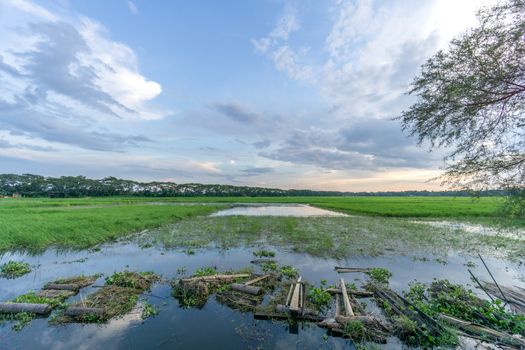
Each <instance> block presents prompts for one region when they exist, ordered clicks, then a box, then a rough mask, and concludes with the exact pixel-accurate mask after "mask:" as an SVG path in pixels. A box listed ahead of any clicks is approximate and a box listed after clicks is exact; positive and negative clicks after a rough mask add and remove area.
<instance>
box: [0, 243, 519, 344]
mask: <svg viewBox="0 0 525 350" xmlns="http://www.w3.org/2000/svg"><path fill="white" fill-rule="evenodd" d="M271 249H272V250H273V251H275V252H276V259H277V260H278V262H279V263H281V264H289V265H293V266H295V267H296V268H297V269H298V270H299V273H300V274H301V275H302V276H303V278H304V279H306V280H307V281H309V282H311V283H314V284H315V283H319V281H320V280H321V279H327V280H328V282H329V283H335V282H336V281H337V280H338V279H339V278H340V277H344V278H345V279H346V281H348V282H355V283H356V284H357V285H359V284H360V283H361V282H362V281H363V280H364V279H365V276H364V275H363V274H344V275H338V274H337V273H336V272H335V271H334V266H336V265H344V266H354V267H356V266H357V267H385V268H388V269H389V270H390V271H391V272H392V273H393V277H392V278H391V282H390V285H391V287H392V289H394V290H396V291H398V292H400V291H401V290H403V289H405V288H406V286H407V284H408V283H409V282H410V281H412V280H414V279H418V280H419V281H422V282H431V281H432V279H433V278H447V279H449V280H451V281H453V282H456V283H463V284H470V283H471V282H470V279H469V274H468V272H467V267H466V266H465V264H466V262H467V261H469V260H475V258H473V257H468V256H463V255H451V256H449V258H448V263H447V264H446V265H443V264H441V263H439V262H437V261H435V260H434V259H433V258H432V257H431V256H429V257H428V258H429V260H428V261H418V260H414V259H413V258H410V257H407V256H383V257H359V258H348V259H341V260H335V259H322V258H316V257H312V256H310V255H308V254H298V253H293V252H287V251H284V250H282V249H280V248H278V247H271ZM254 250H255V249H254V248H249V247H245V248H236V249H229V250H217V249H209V250H199V251H198V252H196V254H195V255H186V254H185V253H184V252H182V251H178V250H164V249H162V248H161V247H150V248H141V247H140V246H139V245H137V244H135V243H129V242H128V243H115V244H107V245H104V246H103V247H102V249H101V251H98V252H93V251H77V252H63V251H57V250H48V251H47V252H45V253H44V254H42V255H38V256H28V255H24V254H14V253H11V254H5V255H4V256H2V258H1V259H0V263H4V262H6V261H8V260H10V259H14V260H24V261H27V262H29V263H30V264H31V265H33V271H32V272H31V273H30V274H28V275H26V276H23V277H21V278H18V279H15V280H5V279H0V300H1V301H7V300H11V299H13V298H14V297H16V296H17V295H19V294H22V293H26V292H28V291H29V290H38V289H40V288H41V287H42V286H43V285H44V284H45V283H46V282H48V281H52V280H54V279H57V278H60V277H68V276H73V275H78V274H86V275H88V274H93V273H103V274H105V275H106V276H108V275H110V274H112V273H113V272H115V271H122V270H124V269H129V270H135V271H148V270H151V271H155V272H156V273H158V274H161V275H162V277H163V278H164V280H165V282H161V283H158V284H156V285H155V286H154V287H153V289H152V290H151V292H148V294H149V295H144V296H143V297H144V299H146V300H147V301H148V302H150V303H151V304H153V305H156V306H158V307H159V308H160V313H159V315H158V316H157V317H154V318H149V319H147V320H145V321H143V320H141V319H140V312H138V311H137V312H134V313H131V314H129V315H126V316H125V317H123V318H120V319H116V320H112V321H110V322H109V323H108V324H103V325H95V324H88V325H80V324H66V325H60V326H55V325H50V324H49V323H48V320H47V319H43V318H41V319H35V320H33V321H32V322H31V324H29V325H28V326H26V327H25V328H24V329H23V330H22V331H20V332H14V331H12V330H11V325H10V324H3V325H2V326H0V349H32V350H37V349H57V350H60V349H104V350H106V349H108V350H110V349H173V348H180V349H205V348H209V349H250V348H253V349H255V348H262V349H353V348H354V347H353V345H352V342H351V341H349V340H346V339H342V338H333V337H330V338H328V340H324V339H323V335H324V334H326V331H325V330H324V329H322V328H319V327H317V326H315V325H313V324H303V325H300V326H299V329H298V334H294V333H293V332H291V330H290V327H289V326H288V324H287V323H286V322H272V321H263V320H254V319H253V316H252V314H250V313H242V312H239V311H236V310H232V309H229V308H228V307H225V306H223V305H221V304H219V303H218V302H216V301H215V299H214V297H210V299H209V300H208V302H207V304H206V305H205V306H204V308H202V309H200V310H198V309H191V308H190V309H183V308H180V307H179V305H178V302H177V301H176V300H175V299H174V298H172V297H171V296H170V293H171V287H170V286H169V283H168V282H167V281H169V280H171V279H173V278H178V277H180V275H179V274H177V269H179V268H185V269H186V271H187V274H191V273H193V271H195V269H197V268H199V267H204V266H215V267H216V268H217V269H218V270H227V269H239V268H242V267H246V266H249V265H250V264H249V261H250V260H251V259H253V251H254ZM486 261H487V263H488V265H489V266H490V268H491V270H492V272H493V273H494V275H495V276H497V278H498V282H500V283H501V284H502V285H509V286H511V285H517V286H522V287H523V286H525V283H523V280H522V278H523V273H524V268H523V266H521V265H520V264H514V263H510V262H505V261H502V260H496V259H491V258H487V259H486ZM255 268H256V267H255ZM472 270H473V272H474V273H475V274H476V275H477V276H479V278H480V279H482V280H488V279H489V276H488V274H487V272H486V271H485V270H484V269H483V267H482V265H481V264H478V266H476V267H474V268H472ZM103 283H104V277H101V278H100V279H99V280H98V281H97V282H96V284H98V285H101V284H103ZM472 288H473V287H472ZM94 290H95V288H93V287H89V288H87V289H85V290H83V291H82V295H83V296H85V295H87V294H88V293H91V292H93V291H94ZM480 296H482V297H484V296H483V295H482V294H480ZM79 298H80V295H77V296H75V297H73V298H71V299H70V300H69V301H71V300H74V299H79ZM368 304H370V307H371V310H376V311H375V312H377V309H376V308H374V307H373V303H372V302H371V301H368ZM400 347H401V344H400V343H399V341H398V340H397V339H396V338H393V337H392V338H390V339H389V343H388V344H387V345H386V346H385V348H387V349H398V348H400Z"/></svg>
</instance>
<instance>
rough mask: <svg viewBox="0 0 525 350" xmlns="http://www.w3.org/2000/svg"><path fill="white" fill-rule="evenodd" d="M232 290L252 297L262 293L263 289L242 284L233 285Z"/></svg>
mask: <svg viewBox="0 0 525 350" xmlns="http://www.w3.org/2000/svg"><path fill="white" fill-rule="evenodd" d="M231 289H233V290H236V291H238V292H243V293H247V294H251V295H259V294H260V293H261V291H262V288H261V287H257V286H250V285H246V284H241V283H232V285H231Z"/></svg>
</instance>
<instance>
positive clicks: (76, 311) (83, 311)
mask: <svg viewBox="0 0 525 350" xmlns="http://www.w3.org/2000/svg"><path fill="white" fill-rule="evenodd" d="M64 315H66V316H71V317H78V316H85V315H96V316H99V317H100V316H103V315H104V309H103V308H99V307H73V306H71V307H68V308H67V309H66V311H65V312H64Z"/></svg>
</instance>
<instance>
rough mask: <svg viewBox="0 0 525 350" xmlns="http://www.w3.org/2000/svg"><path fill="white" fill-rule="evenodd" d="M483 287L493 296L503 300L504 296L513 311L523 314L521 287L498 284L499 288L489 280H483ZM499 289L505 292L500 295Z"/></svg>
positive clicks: (522, 291)
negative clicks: (514, 287)
mask: <svg viewBox="0 0 525 350" xmlns="http://www.w3.org/2000/svg"><path fill="white" fill-rule="evenodd" d="M483 285H484V287H485V288H484V289H485V290H486V291H487V292H488V293H490V294H492V295H493V296H495V297H496V298H498V299H501V300H505V299H504V297H506V299H507V302H508V303H509V305H510V306H511V308H512V309H513V311H514V312H519V313H521V314H525V290H523V289H522V288H519V287H516V289H513V288H509V287H504V286H500V287H499V288H498V287H497V286H496V285H495V284H494V283H490V282H484V283H483ZM500 290H503V291H504V292H505V295H502V294H501V293H500Z"/></svg>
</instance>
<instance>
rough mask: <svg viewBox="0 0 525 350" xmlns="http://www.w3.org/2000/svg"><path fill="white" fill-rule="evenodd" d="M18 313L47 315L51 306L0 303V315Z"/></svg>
mask: <svg viewBox="0 0 525 350" xmlns="http://www.w3.org/2000/svg"><path fill="white" fill-rule="evenodd" d="M20 312H29V313H32V314H36V315H47V314H49V313H50V312H51V306H49V305H48V304H31V303H0V313H4V314H16V313H20Z"/></svg>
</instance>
